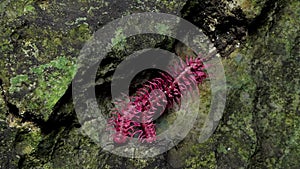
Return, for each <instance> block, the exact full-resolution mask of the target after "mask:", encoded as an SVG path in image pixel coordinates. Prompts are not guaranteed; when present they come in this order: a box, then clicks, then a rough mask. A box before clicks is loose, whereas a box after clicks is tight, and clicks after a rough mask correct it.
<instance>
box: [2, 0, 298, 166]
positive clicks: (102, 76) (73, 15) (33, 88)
mask: <svg viewBox="0 0 300 169" xmlns="http://www.w3.org/2000/svg"><path fill="white" fill-rule="evenodd" d="M299 6H300V4H299V2H298V1H296V0H290V1H283V0H277V1H271V0H269V1H267V0H266V1H256V0H236V1H229V0H228V1H227V0H222V1H208V0H207V1H206V0H205V1H201V2H200V1H196V0H195V1H194V0H189V1H179V0H172V1H165V0H157V1H129V0H128V1H127V0H125V1H111V0H103V1H96V0H95V1H53V2H52V1H48V0H44V1H35V0H27V1H20V2H11V1H8V0H7V1H6V0H4V1H2V2H0V16H1V20H0V30H1V33H0V51H1V52H0V89H1V92H0V141H1V144H0V158H1V160H0V168H80V167H83V168H180V167H183V168H185V167H187V168H297V167H299V166H300V163H299V160H298V158H297V157H299V156H300V149H299V142H300V140H299V138H300V133H299V131H300V112H299V105H300V103H299V102H300V101H299V97H300V96H299V95H300V89H299V87H298V86H300V84H299V77H300V70H299V67H300V53H299V51H300V49H299V39H300V38H299V32H300V28H299V25H300V23H299V18H300V16H299ZM146 11H153V12H164V13H170V14H175V15H178V16H180V15H181V16H182V17H183V18H185V19H187V20H189V21H191V22H192V23H194V24H195V25H197V26H198V27H199V28H201V29H203V30H204V32H205V33H206V34H207V35H208V36H209V37H210V39H211V40H212V41H213V42H214V44H215V46H216V47H217V49H218V51H219V52H220V53H221V55H222V56H226V57H228V58H226V59H224V60H223V64H224V67H225V71H226V78H227V82H228V88H229V91H228V98H227V106H226V109H225V112H224V116H223V118H222V121H221V123H220V124H219V126H218V129H217V131H216V132H215V133H214V135H213V136H212V137H211V138H210V139H209V140H208V141H206V142H204V143H198V141H197V138H198V137H197V135H198V134H199V132H198V131H197V126H195V129H193V130H192V131H191V132H190V134H189V135H188V136H187V137H186V139H184V140H183V141H182V143H180V144H179V145H178V146H177V147H176V148H174V149H172V150H170V151H169V152H167V153H166V154H163V155H160V156H157V157H155V158H152V159H125V158H121V157H118V156H115V155H112V154H110V153H108V152H105V151H102V149H101V147H99V146H98V145H96V144H95V143H93V142H92V140H91V139H90V138H88V137H85V136H83V135H82V134H81V132H80V125H79V124H78V122H77V119H76V115H75V112H74V107H73V104H72V98H71V97H72V96H71V91H70V90H71V89H70V87H69V85H70V83H71V81H72V78H73V76H74V74H75V73H76V63H75V61H76V57H77V56H78V54H79V51H80V49H81V48H82V46H83V44H84V43H85V42H86V41H87V40H88V39H89V38H90V37H91V36H92V33H93V32H95V31H96V30H97V29H99V28H101V27H102V26H103V25H105V24H106V23H108V22H110V21H112V20H114V19H116V18H119V17H121V16H125V15H128V14H131V13H136V12H146ZM116 35H117V33H116ZM116 38H118V37H117V36H116ZM174 43H175V42H174V40H172V39H170V38H167V37H162V36H155V35H146V36H137V37H132V38H128V39H127V42H125V43H124V44H121V45H120V46H116V48H115V49H114V51H113V54H111V55H110V56H109V57H108V59H107V60H105V62H104V65H103V69H102V70H100V71H99V72H98V82H99V83H98V84H99V86H98V87H99V88H107V87H109V85H108V83H109V82H110V80H111V76H112V72H113V70H114V69H115V68H116V66H117V64H118V63H119V62H120V60H122V59H123V58H124V57H126V56H127V55H128V54H130V53H132V52H133V51H135V50H139V49H143V48H145V47H161V48H163V49H168V50H175V51H176V52H177V53H179V54H183V53H185V54H186V53H189V51H188V50H186V49H185V48H184V47H180V45H178V44H177V45H174ZM173 46H176V47H175V49H173ZM124 48H125V49H126V52H124V50H123V49H124ZM206 85H208V84H204V86H202V87H203V89H202V90H203V95H204V98H206V97H207V98H208V96H206V95H209V87H207V86H206ZM99 95H101V96H102V97H103V98H104V101H103V102H101V104H100V107H104V108H103V109H104V110H107V109H108V108H107V107H109V106H108V105H109V104H110V103H109V102H110V99H109V94H107V93H105V92H104V93H100V94H99ZM106 96H107V97H106ZM204 105H205V106H209V100H208V101H206V102H205V103H204Z"/></svg>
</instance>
